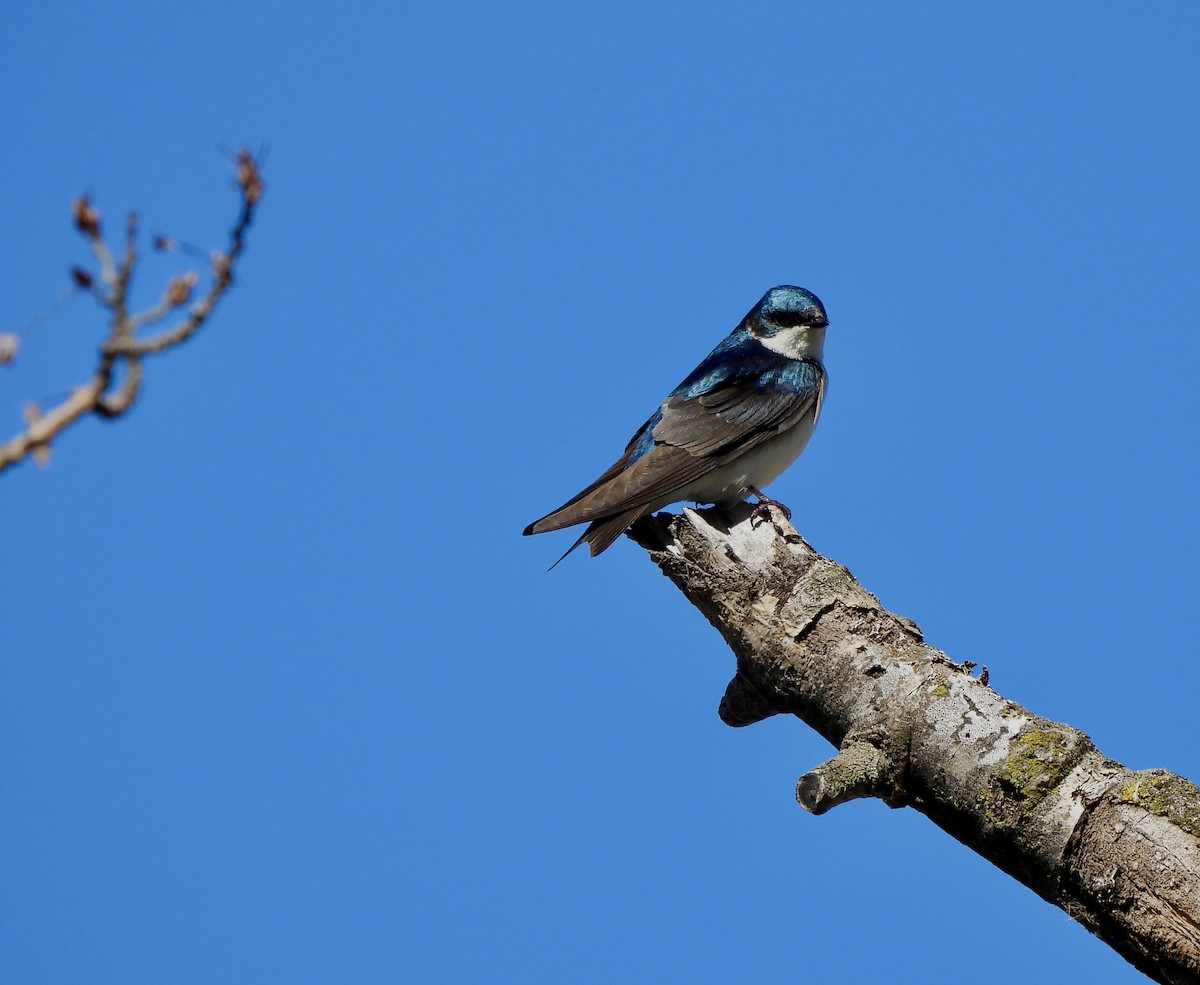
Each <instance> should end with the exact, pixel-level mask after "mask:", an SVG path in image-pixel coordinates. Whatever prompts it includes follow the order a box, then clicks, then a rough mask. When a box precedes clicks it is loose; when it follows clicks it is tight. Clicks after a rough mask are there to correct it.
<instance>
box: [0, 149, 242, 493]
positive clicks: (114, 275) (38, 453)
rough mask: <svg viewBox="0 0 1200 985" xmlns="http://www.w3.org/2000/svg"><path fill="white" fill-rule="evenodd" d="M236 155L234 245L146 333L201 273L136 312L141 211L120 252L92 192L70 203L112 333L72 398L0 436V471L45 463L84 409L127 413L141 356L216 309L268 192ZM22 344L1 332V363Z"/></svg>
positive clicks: (33, 409) (176, 282)
mask: <svg viewBox="0 0 1200 985" xmlns="http://www.w3.org/2000/svg"><path fill="white" fill-rule="evenodd" d="M235 163H236V167H237V187H238V192H239V197H240V200H241V206H240V209H239V212H238V217H237V221H236V222H235V223H234V226H233V229H232V230H231V231H230V234H229V245H228V248H227V249H225V250H224V251H221V250H214V251H213V252H212V256H211V263H212V268H211V273H212V283H211V284H210V285H209V287H208V290H207V291H206V292H205V293H204V295H203V296H202V297H200V298H199V299H198V300H196V301H195V302H194V303H193V304H192V305H191V307H190V308H189V309H188V311H187V314H186V315H185V316H184V317H183V318H182V319H181V320H180V321H179V322H178V323H177V324H175V325H173V326H171V327H169V328H164V329H161V330H159V331H157V332H155V333H153V334H151V335H148V336H139V334H138V332H139V330H142V329H145V328H148V327H150V326H153V325H156V324H158V323H159V322H161V321H163V320H165V319H166V318H168V317H169V316H170V315H171V314H172V313H174V312H176V311H177V310H179V309H180V308H183V307H184V306H185V305H187V304H188V302H189V301H191V300H192V295H193V293H194V291H195V289H196V286H197V284H198V283H199V278H198V277H197V276H196V274H194V273H187V274H182V275H180V276H177V277H172V278H171V279H170V280H169V281H168V282H167V285H166V287H165V288H164V289H163V293H162V297H161V298H160V299H159V301H158V303H157V304H155V305H154V306H153V307H151V308H149V309H147V310H146V311H141V312H133V313H131V312H130V311H129V286H130V282H131V280H132V277H133V271H134V268H135V266H136V265H137V245H136V240H137V228H138V220H137V215H136V213H131V214H130V215H129V217H128V219H127V220H126V223H125V236H124V243H123V245H122V248H121V254H120V257H119V258H118V257H116V256H114V254H113V252H112V251H111V250H110V249H109V246H108V244H107V242H106V241H105V239H104V236H103V233H102V231H101V225H100V213H99V212H97V211H96V208H95V207H94V206H93V205H92V203H91V202H90V201H89V200H88V198H87V196H82V197H80V198H77V199H76V200H75V202H74V203H73V206H72V215H73V217H74V220H75V227H76V228H77V229H78V230H79V231H80V232H81V233H82V234H83V235H84V236H85V237H87V239H88V242H89V244H90V245H91V248H92V254H93V256H94V257H95V258H96V263H97V265H98V266H99V268H100V274H99V279H98V280H97V279H96V278H94V277H93V276H92V275H91V274H90V273H88V272H87V271H86V270H83V269H82V268H79V267H76V268H74V269H73V270H72V272H71V274H72V277H73V279H74V283H75V286H76V287H77V288H79V289H80V290H88V291H90V292H91V294H92V295H93V297H95V298H96V301H97V302H98V303H99V304H100V306H101V307H102V308H104V309H105V310H106V311H107V312H108V313H109V330H108V335H107V337H106V338H105V339H104V342H103V343H102V344H101V346H100V354H99V359H98V362H97V364H96V371H95V373H94V374H93V375H92V377H91V378H90V379H89V380H87V382H85V383H83V384H81V385H79V386H77V387H75V388H74V389H73V390H72V391H71V392H70V394H69V395H68V396H67V397H66V399H64V400H63V401H62V402H60V403H58V404H56V405H55V406H54V407H51V408H49V409H48V410H42V409H41V408H39V407H37V406H36V405H34V404H28V405H26V407H25V411H24V416H25V428H24V429H23V430H22V431H21V432H20V433H19V434H17V435H16V437H14V438H12V439H11V440H9V441H7V442H5V443H4V444H0V472H2V471H3V470H4V469H6V468H8V467H10V466H12V465H15V464H17V463H18V462H20V461H22V460H23V459H25V458H27V457H32V458H34V459H35V460H36V461H37V462H39V464H41V463H44V462H45V461H46V459H47V457H48V455H49V449H50V443H51V442H52V441H53V440H54V439H55V438H56V437H57V436H58V434H59V433H60V432H61V431H62V430H63V429H64V428H66V427H67V426H68V425H69V424H71V423H73V422H74V421H77V420H79V419H80V418H81V417H83V416H85V415H86V414H92V413H94V414H98V415H100V416H101V417H106V418H113V417H119V416H120V415H121V414H124V413H125V412H126V411H127V410H128V409H129V408H130V407H131V406H133V403H134V401H135V400H136V399H137V396H138V392H139V391H140V389H141V383H142V364H141V361H142V357H143V356H147V355H151V354H154V353H159V352H165V351H166V350H167V349H171V348H173V347H175V346H177V345H180V344H181V343H183V342H185V341H187V339H189V338H191V336H192V335H194V334H195V333H196V331H197V330H198V329H199V328H200V326H201V325H203V324H204V323H205V321H206V320H207V319H208V316H209V315H211V314H212V311H213V308H215V307H216V304H217V301H218V300H219V299H220V298H221V295H223V294H224V293H225V292H226V291H227V290H228V289H229V286H230V285H231V284H232V283H233V272H234V267H235V265H236V264H237V261H238V258H239V257H240V256H241V254H242V251H243V249H244V248H245V245H246V230H247V229H249V227H250V223H251V222H252V221H253V219H254V212H255V208H256V206H257V205H258V202H259V199H261V198H262V193H263V181H262V175H261V173H260V170H259V165H258V161H257V160H256V159H255V157H254V155H253V154H251V153H250V151H248V150H241V151H239V152H238V153H237V155H236V156H235ZM18 344H19V337H18V336H16V335H12V334H0V363H2V362H10V361H11V360H12V359H13V358H14V357H15V355H16V352H17V346H18Z"/></svg>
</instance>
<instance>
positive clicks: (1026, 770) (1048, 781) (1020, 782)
mask: <svg viewBox="0 0 1200 985" xmlns="http://www.w3.org/2000/svg"><path fill="white" fill-rule="evenodd" d="M1090 746H1091V743H1090V741H1089V740H1088V738H1087V736H1085V735H1084V734H1083V733H1082V732H1078V731H1076V730H1075V729H1072V728H1068V727H1067V726H1062V725H1055V724H1054V723H1053V722H1048V721H1045V720H1044V719H1043V720H1036V721H1033V722H1030V723H1029V725H1027V726H1026V727H1025V728H1024V729H1023V730H1022V731H1021V733H1020V734H1019V735H1018V736H1017V737H1016V738H1015V739H1014V740H1013V742H1012V745H1011V746H1010V748H1009V754H1008V758H1007V759H1005V760H1004V762H1003V763H1001V764H1000V767H999V769H998V770H997V772H996V776H997V778H998V779H999V781H1000V783H1001V785H1002V786H1003V787H1005V788H1006V789H1008V790H1009V791H1010V792H1011V793H1014V794H1016V795H1017V796H1018V797H1019V798H1020V799H1021V801H1022V807H1021V813H1022V814H1028V813H1029V812H1030V811H1032V810H1033V809H1034V808H1035V807H1037V805H1038V804H1040V803H1041V802H1042V800H1043V799H1044V798H1045V797H1046V795H1047V794H1048V793H1050V791H1051V790H1053V789H1054V788H1055V787H1057V786H1058V785H1059V784H1060V783H1062V781H1063V780H1064V779H1065V778H1066V776H1067V774H1068V773H1070V772H1071V770H1073V769H1074V768H1075V764H1076V763H1078V762H1079V760H1080V759H1081V758H1082V757H1083V755H1084V753H1085V752H1087V750H1088V749H1089V748H1090Z"/></svg>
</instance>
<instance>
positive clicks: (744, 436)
mask: <svg viewBox="0 0 1200 985" xmlns="http://www.w3.org/2000/svg"><path fill="white" fill-rule="evenodd" d="M795 366H796V367H798V368H797V369H795V370H789V375H788V376H787V377H784V376H782V375H781V376H780V377H779V378H778V379H773V380H771V381H770V382H769V383H768V384H767V385H761V382H762V381H761V378H756V379H755V380H747V379H741V378H733V379H726V380H723V381H721V382H720V383H719V384H717V385H716V386H714V387H713V388H712V389H710V390H706V391H704V392H701V393H699V394H695V395H688V394H687V393H682V392H681V393H675V394H673V395H672V396H671V397H669V398H667V400H666V401H664V402H663V405H662V407H661V408H660V409H659V413H658V414H656V415H655V416H654V417H652V418H651V419H650V420H649V421H647V422H646V424H645V425H643V427H642V429H641V430H639V431H638V433H637V434H636V435H635V436H634V438H633V440H632V441H631V442H630V443H629V445H628V446H627V447H626V449H625V455H624V456H622V458H620V459H618V460H617V462H615V463H614V464H613V465H612V467H610V468H609V469H608V470H607V471H606V472H605V473H604V474H603V475H602V476H601V477H600V478H599V479H597V480H596V481H595V482H593V483H592V484H591V485H590V486H588V487H587V489H585V490H583V491H582V492H581V493H579V495H577V496H575V497H574V498H573V499H571V500H569V501H568V502H567V503H564V504H563V505H562V506H560V507H559V508H558V509H557V510H555V511H553V512H552V513H549V514H547V515H546V516H544V517H542V518H541V519H540V520H537V521H535V522H534V523H531V524H530V525H529V526H528V527H526V528H525V533H527V534H535V533H542V532H544V531H547V530H558V529H560V528H562V527H569V526H572V525H574V524H576V523H584V522H587V521H591V522H592V527H590V528H589V529H588V531H587V532H586V533H585V534H584V536H583V538H581V541H580V542H582V541H583V540H587V541H588V542H589V545H590V546H591V547H592V553H594V554H598V553H599V552H600V550H603V549H604V547H607V546H608V544H609V543H611V542H612V540H613V539H615V538H616V536H618V535H619V534H620V532H621V530H624V529H625V527H626V526H628V525H629V523H632V522H633V520H636V519H637V518H638V517H639V516H641V515H643V514H644V513H648V512H649V511H650V510H651V509H652V508H654V506H655V504H657V503H658V502H660V501H661V500H662V499H663V498H664V497H666V496H670V495H671V494H672V493H675V492H677V491H678V490H681V489H683V488H685V487H686V486H688V485H690V484H691V483H693V482H695V481H696V480H697V479H699V478H701V477H702V476H704V475H707V474H708V473H709V472H712V471H713V470H714V469H717V468H720V467H721V466H722V465H725V464H727V463H728V462H730V461H733V460H734V459H735V458H737V457H739V456H740V455H743V454H745V453H746V452H747V451H749V450H750V449H752V448H754V447H755V446H757V445H759V444H761V443H762V442H764V441H766V440H768V439H770V438H773V437H775V436H776V435H778V434H780V433H782V432H784V431H786V430H788V429H789V428H791V427H794V426H795V425H796V424H798V423H799V422H800V421H801V419H803V418H804V416H805V415H807V414H809V413H812V412H813V411H814V410H817V411H819V408H820V402H821V398H822V395H823V393H824V389H825V373H824V371H823V370H822V369H821V367H820V366H819V365H818V364H816V363H802V364H800V363H798V364H795ZM655 418H657V420H656V419H655ZM647 428H649V429H650V436H652V438H653V443H652V445H650V446H649V448H648V450H644V451H643V450H642V448H643V447H644V446H646V445H648V444H649V442H647V441H646V437H647V436H646V429H647ZM639 451H640V452H641V454H640V455H639V454H637V452H639ZM617 517H622V518H624V517H629V519H628V520H627V521H626V522H625V523H624V524H623V526H621V528H620V529H619V530H617V532H616V533H615V534H613V535H612V537H611V538H606V540H607V543H604V544H603V546H601V547H599V549H597V545H596V543H594V542H593V533H594V531H593V528H596V529H595V534H597V535H598V534H599V527H600V525H601V524H603V525H604V526H605V529H606V532H607V527H608V526H609V524H607V523H605V522H604V521H608V520H610V519H611V520H613V521H614V522H615V519H616V518H617ZM597 539H599V538H598V537H597Z"/></svg>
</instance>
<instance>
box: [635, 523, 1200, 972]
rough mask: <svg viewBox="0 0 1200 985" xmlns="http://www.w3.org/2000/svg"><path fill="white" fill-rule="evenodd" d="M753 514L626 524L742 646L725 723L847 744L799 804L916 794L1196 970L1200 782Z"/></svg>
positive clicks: (810, 777)
mask: <svg viewBox="0 0 1200 985" xmlns="http://www.w3.org/2000/svg"><path fill="white" fill-rule="evenodd" d="M751 513H752V508H751V507H749V506H745V507H742V508H739V509H738V510H736V511H735V512H734V515H733V516H732V517H727V516H726V515H725V514H723V513H722V512H720V511H718V510H702V511H693V510H685V511H684V513H683V514H682V515H681V516H674V515H672V514H659V515H658V516H654V517H648V518H646V519H645V520H643V521H640V522H639V523H638V524H636V525H635V526H634V528H633V530H632V531H631V535H632V536H633V538H634V539H635V540H637V541H638V543H640V544H641V545H642V546H643V547H645V548H646V549H647V550H648V551H649V552H650V556H651V558H652V560H653V561H654V562H655V563H656V564H657V565H658V566H659V567H660V568H661V569H662V571H663V573H664V574H666V575H667V577H668V578H670V579H671V580H672V581H673V582H675V584H676V585H677V586H678V587H679V588H680V589H681V590H682V591H683V593H684V595H686V596H687V597H688V599H689V600H691V602H692V603H693V604H694V605H695V606H696V607H697V608H698V609H700V611H701V612H703V613H704V615H705V616H706V617H707V618H708V620H709V621H710V622H711V623H712V624H713V625H714V626H715V627H716V628H717V630H718V631H719V632H720V633H721V635H722V636H723V637H724V638H725V640H726V642H727V643H728V644H729V645H730V647H732V649H733V651H734V654H735V655H736V657H737V673H736V674H735V675H734V678H733V680H732V681H731V682H730V684H729V687H728V689H727V690H726V693H725V697H724V698H723V699H722V701H721V705H720V708H719V712H718V713H719V714H720V716H721V719H722V720H723V721H724V722H726V724H729V725H735V726H737V725H749V724H751V723H753V722H756V721H760V720H762V719H764V718H767V717H769V716H771V715H778V714H792V715H796V716H797V717H799V718H800V719H802V720H803V721H805V722H806V723H807V724H809V725H810V726H812V727H813V728H814V729H816V730H817V731H818V732H819V733H821V735H823V736H824V737H825V738H827V739H828V740H829V741H830V742H831V743H833V745H834V746H835V747H836V748H837V749H838V750H839V751H838V753H837V755H835V756H834V757H833V758H832V759H830V760H829V761H828V762H825V763H822V764H821V765H820V766H817V767H815V768H814V769H811V770H809V771H808V772H806V773H805V774H804V775H803V776H802V777H801V778H800V781H799V783H798V784H797V790H796V796H797V799H798V800H799V802H800V804H801V805H802V806H803V807H805V808H806V809H808V810H810V811H812V812H813V813H818V814H819V813H823V812H824V811H826V810H828V809H830V808H831V807H834V806H836V805H837V804H840V803H843V802H844V801H847V800H850V799H853V798H855V797H878V798H880V799H882V800H883V801H884V802H886V803H887V804H889V805H890V806H892V807H902V806H907V807H913V808H915V809H916V810H918V811H920V812H921V813H922V814H925V815H926V816H927V817H929V818H930V820H932V821H933V822H934V823H935V824H937V825H939V826H940V827H941V828H943V829H944V830H945V831H947V832H948V833H949V834H950V835H952V836H953V837H955V838H957V839H958V840H959V841H961V842H962V843H963V844H965V845H967V846H969V847H970V848H972V849H974V850H975V851H976V852H978V853H979V854H980V855H982V856H983V857H984V858H986V859H988V860H989V861H991V862H993V863H994V864H996V865H997V866H999V867H1000V868H1001V869H1003V870H1004V871H1005V872H1007V873H1008V874H1010V875H1012V876H1013V877H1015V878H1016V879H1018V880H1020V881H1021V882H1023V883H1024V884H1025V885H1026V886H1028V887H1030V888H1031V889H1033V890H1034V892H1036V893H1038V895H1040V896H1041V897H1043V898H1044V899H1046V900H1048V901H1049V902H1051V903H1054V904H1055V905H1057V906H1060V907H1062V909H1063V910H1065V911H1066V912H1067V914H1068V915H1070V916H1071V917H1073V918H1074V919H1076V920H1078V921H1079V922H1080V923H1082V924H1083V925H1084V926H1085V927H1087V928H1088V929H1089V930H1090V931H1091V932H1092V933H1094V934H1095V935H1096V936H1097V937H1099V938H1100V939H1102V940H1103V941H1105V942H1106V943H1108V944H1109V945H1110V946H1111V947H1112V948H1113V949H1114V950H1116V951H1117V952H1118V953H1119V954H1121V955H1122V956H1123V957H1124V958H1126V959H1127V960H1128V961H1130V962H1131V963H1132V964H1133V965H1135V966H1136V967H1137V968H1139V969H1140V970H1141V971H1143V972H1145V973H1146V974H1147V975H1149V976H1150V977H1152V978H1154V979H1155V980H1156V981H1159V982H1164V983H1172V985H1182V983H1196V982H1200V790H1198V789H1197V788H1196V785H1195V784H1193V783H1191V782H1190V781H1188V780H1185V779H1183V778H1181V777H1178V776H1176V775H1175V774H1173V773H1169V772H1167V771H1166V770H1141V771H1133V770H1129V769H1126V768H1125V767H1124V766H1122V765H1121V764H1119V763H1116V762H1114V761H1113V760H1111V759H1108V758H1106V757H1105V756H1104V755H1103V754H1102V753H1101V752H1100V751H1099V750H1097V749H1096V747H1095V746H1094V745H1093V744H1092V742H1091V740H1090V739H1089V738H1088V737H1087V736H1086V735H1085V734H1084V733H1083V732H1080V731H1079V730H1078V729H1074V728H1072V727H1070V726H1068V725H1062V724H1059V723H1057V722H1051V721H1047V720H1046V719H1043V718H1040V717H1038V716H1037V715H1035V714H1034V713H1033V712H1030V711H1028V710H1026V709H1025V708H1022V707H1021V706H1020V705H1018V704H1016V703H1015V702H1012V701H1008V700H1006V699H1005V698H1003V697H1002V696H1001V695H999V694H997V693H996V692H995V691H994V690H992V689H991V688H990V687H988V686H987V679H986V676H984V675H981V676H980V677H973V676H972V675H971V669H972V668H973V667H974V666H975V665H974V664H972V663H966V664H958V663H955V662H954V661H952V660H951V659H949V658H948V657H947V656H946V655H945V654H944V653H942V652H941V651H939V650H936V649H934V648H933V647H932V646H929V645H928V644H927V643H925V641H924V639H923V637H922V635H921V631H920V629H919V628H918V627H917V626H916V625H915V624H914V623H913V622H911V621H910V620H908V619H905V618H904V617H903V616H898V615H895V614H894V613H891V612H888V611H887V610H886V609H884V608H883V607H882V606H881V605H880V604H879V600H878V599H876V598H875V597H874V596H873V595H871V594H870V593H869V592H867V591H866V590H865V589H864V588H863V587H862V586H861V585H860V584H859V583H858V582H857V581H855V579H854V577H853V576H852V575H851V574H850V572H849V571H847V570H846V569H845V568H844V567H842V566H841V565H839V564H837V563H836V562H834V561H830V560H829V559H827V558H824V557H822V556H821V555H819V554H817V553H816V552H815V551H813V549H812V548H811V547H809V546H808V544H806V543H805V542H804V540H803V539H802V538H801V537H800V535H799V534H797V533H796V531H795V529H794V528H793V527H792V526H791V525H790V524H788V523H786V522H784V521H783V520H782V519H780V518H779V517H778V515H777V514H776V513H774V512H773V513H772V514H771V515H772V518H773V520H772V522H771V523H766V522H755V521H754V519H753V518H752V517H751ZM985 671H986V668H985Z"/></svg>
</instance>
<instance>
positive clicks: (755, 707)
mask: <svg viewBox="0 0 1200 985" xmlns="http://www.w3.org/2000/svg"><path fill="white" fill-rule="evenodd" d="M717 714H718V715H719V716H720V717H721V721H723V722H724V723H725V724H726V725H728V726H730V727H731V728H741V727H743V726H745V725H753V724H754V723H755V722H761V721H762V720H763V719H764V718H770V717H771V716H772V715H777V714H779V709H778V708H777V707H775V704H774V703H773V702H772V701H771V698H770V695H768V694H767V692H766V691H765V690H764V689H763V688H762V687H760V686H759V685H758V684H757V683H755V681H754V680H753V679H752V678H750V677H749V676H748V675H746V674H743V673H742V671H741V670H740V669H739V670H738V672H737V673H736V674H735V675H734V676H733V680H731V681H730V682H729V684H728V686H727V687H726V688H725V695H724V697H722V698H721V704H720V706H719V707H718V708H717Z"/></svg>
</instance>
